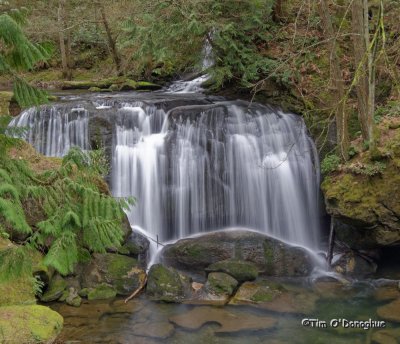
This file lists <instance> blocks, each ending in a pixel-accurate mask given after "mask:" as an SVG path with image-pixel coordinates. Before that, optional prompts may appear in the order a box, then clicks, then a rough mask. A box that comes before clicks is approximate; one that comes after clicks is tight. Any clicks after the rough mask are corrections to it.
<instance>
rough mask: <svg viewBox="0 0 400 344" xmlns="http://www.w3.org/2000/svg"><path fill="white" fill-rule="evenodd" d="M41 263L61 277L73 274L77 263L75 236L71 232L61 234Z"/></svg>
mask: <svg viewBox="0 0 400 344" xmlns="http://www.w3.org/2000/svg"><path fill="white" fill-rule="evenodd" d="M43 262H44V264H45V265H47V266H52V267H53V268H55V269H56V270H57V271H58V272H60V273H61V274H62V275H67V274H69V273H71V272H73V270H74V265H75V264H76V263H77V262H78V248H77V243H76V235H75V234H74V233H73V232H71V231H65V232H63V233H62V234H61V235H60V237H58V238H57V239H56V240H55V241H54V242H53V244H52V245H51V246H50V249H49V252H48V253H47V255H46V257H45V258H44V260H43Z"/></svg>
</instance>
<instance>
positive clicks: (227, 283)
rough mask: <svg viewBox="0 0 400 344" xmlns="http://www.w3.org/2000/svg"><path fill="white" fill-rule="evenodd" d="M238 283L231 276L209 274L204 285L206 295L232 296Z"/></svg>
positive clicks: (221, 273)
mask: <svg viewBox="0 0 400 344" xmlns="http://www.w3.org/2000/svg"><path fill="white" fill-rule="evenodd" d="M237 285H238V281H237V280H236V279H234V278H233V277H232V276H230V275H228V274H226V273H223V272H211V273H210V274H208V278H207V283H206V285H205V287H206V290H207V292H208V293H211V294H215V295H221V294H222V295H232V293H233V292H234V290H235V288H236V287H237Z"/></svg>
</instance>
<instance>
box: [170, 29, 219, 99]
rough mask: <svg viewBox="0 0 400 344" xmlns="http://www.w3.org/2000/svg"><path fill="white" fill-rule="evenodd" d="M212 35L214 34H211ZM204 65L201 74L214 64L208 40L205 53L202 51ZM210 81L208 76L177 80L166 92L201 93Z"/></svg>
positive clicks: (204, 47)
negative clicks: (203, 85) (205, 83)
mask: <svg viewBox="0 0 400 344" xmlns="http://www.w3.org/2000/svg"><path fill="white" fill-rule="evenodd" d="M211 35H212V33H211ZM202 56H203V58H202V63H201V73H205V72H206V70H207V69H208V68H210V67H211V66H212V65H213V64H214V59H213V56H212V47H211V44H210V42H209V40H208V39H205V40H204V45H203V51H202ZM209 79H210V76H209V75H208V74H202V75H200V76H198V77H196V78H194V79H192V80H188V81H184V80H177V81H175V82H173V83H172V84H171V85H170V86H169V87H168V88H167V89H166V92H172V93H199V92H202V91H204V90H203V88H202V87H201V85H202V84H203V83H204V82H206V81H207V80H209Z"/></svg>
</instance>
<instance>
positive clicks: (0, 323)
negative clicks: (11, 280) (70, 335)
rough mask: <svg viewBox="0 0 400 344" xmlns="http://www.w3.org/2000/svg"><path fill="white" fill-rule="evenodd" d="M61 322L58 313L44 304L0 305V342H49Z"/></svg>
mask: <svg viewBox="0 0 400 344" xmlns="http://www.w3.org/2000/svg"><path fill="white" fill-rule="evenodd" d="M63 322H64V320H63V318H62V316H61V315H60V314H58V313H57V312H54V311H53V310H51V309H49V308H47V307H44V306H39V305H31V306H7V307H0V342H1V343H50V342H52V341H53V340H54V339H55V338H56V337H57V336H58V334H59V333H60V332H61V329H62V327H63Z"/></svg>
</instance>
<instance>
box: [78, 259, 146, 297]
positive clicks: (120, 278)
mask: <svg viewBox="0 0 400 344" xmlns="http://www.w3.org/2000/svg"><path fill="white" fill-rule="evenodd" d="M79 275H80V276H81V285H82V288H96V287H97V286H98V285H99V284H103V283H106V284H108V285H110V286H112V287H113V288H114V289H115V291H116V293H117V294H118V295H129V294H130V293H132V292H133V291H134V290H136V289H137V288H138V287H139V286H140V285H141V284H142V281H143V280H144V279H145V277H146V273H145V271H144V270H142V269H141V268H140V267H139V266H138V262H137V260H136V259H134V258H131V257H128V256H124V255H120V254H112V253H104V254H99V253H95V254H94V255H93V258H92V259H91V261H90V262H88V263H86V264H84V265H83V266H82V267H81V271H80V274H79Z"/></svg>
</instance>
